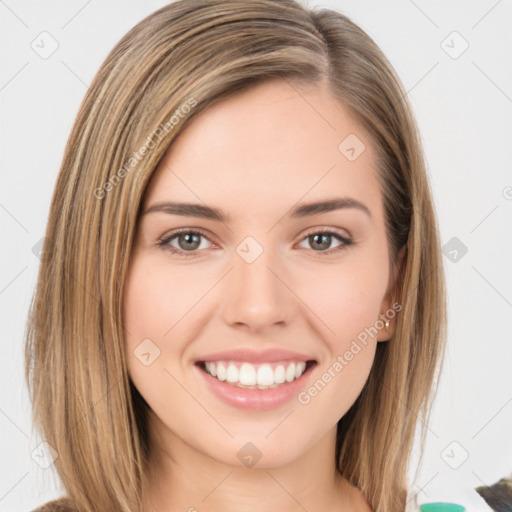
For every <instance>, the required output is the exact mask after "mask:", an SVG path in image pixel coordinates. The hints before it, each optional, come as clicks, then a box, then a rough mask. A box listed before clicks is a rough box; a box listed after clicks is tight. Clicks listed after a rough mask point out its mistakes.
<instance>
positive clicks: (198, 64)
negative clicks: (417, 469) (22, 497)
mask: <svg viewBox="0 0 512 512" xmlns="http://www.w3.org/2000/svg"><path fill="white" fill-rule="evenodd" d="M270 79H285V80H287V81H288V83H289V84H290V85H292V84H297V85H298V84H309V85H314V84H317V83H318V82H319V81H320V80H327V81H328V83H329V86H330V90H331V91H332V94H333V95H334V96H335V97H336V98H337V99H339V100H340V101H341V102H343V104H344V105H346V107H347V108H349V109H351V111H352V112H353V113H354V115H355V117H356V118H357V119H358V120H359V121H360V122H361V123H362V125H363V126H364V128H365V129H366V130H367V132H368V134H369V135H370V137H371V140H372V143H373V145H374V147H375V150H376V151H377V154H378V156H379V169H378V177H379V183H380V187H381V191H382V195H383V201H384V208H385V218H386V228H387V236H388V242H389V246H390V248H391V251H390V253H391V254H390V258H391V264H392V265H395V264H396V263H397V260H396V258H397V254H398V251H399V250H400V248H402V247H405V248H406V249H405V255H404V258H403V261H402V266H401V267H400V268H399V269H398V270H399V272H398V275H399V280H398V284H397V286H396V289H395V290H394V292H395V293H394V297H395V300H396V301H398V302H399V303H400V304H401V305H402V310H401V311H400V313H399V314H398V316H397V318H396V322H397V323H396V334H395V336H394V337H393V338H392V339H391V340H390V341H389V342H385V343H379V344H378V348H377V353H376V357H375V361H374V365H373V367H372V370H371V373H370V376H369V378H368V381H367V383H366V385H365V387H364V389H363V391H362V393H361V395H360V396H359V398H358V399H357V401H356V402H355V403H354V405H353V406H352V407H351V409H350V410H349V411H348V412H347V414H346V415H345V416H344V417H343V418H342V419H341V420H340V421H339V423H338V432H337V443H336V453H335V457H336V463H337V467H338V469H339V471H340V472H341V473H342V474H343V475H344V476H345V477H346V478H347V479H348V480H349V481H350V482H351V483H353V484H354V485H357V486H358V487H359V488H360V489H361V490H362V491H363V493H364V494H365V496H366V498H367V500H368V501H369V503H370V505H371V506H372V508H373V510H374V511H375V512H397V511H402V510H404V507H405V502H406V493H407V485H408V484H407V473H408V464H409V456H410V453H411V451H412V447H413V439H414V434H415V429H416V426H417V424H418V418H421V419H422V421H421V428H422V435H421V440H422V447H423V442H424V438H425V427H426V424H427V423H428V415H429V411H430V406H431V402H432V397H433V396H434V391H435V383H436V375H437V372H438V370H439V368H440V364H441V361H442V356H443V351H444V344H445V329H446V327H445V324H446V312H445V284H444V272H443V267H442V257H441V251H440V243H439V236H438V228H437V221H436V216H435V212H434V207H433V201H432V196H431V191H430V187H429V184H428V179H427V172H426V166H425V162H424V156H423V152H422V147H421V141H420V136H419V134H418V130H417V127H416V124H415V121H414V118H413V115H412V111H411V107H410V105H409V103H408V101H407V95H406V93H405V91H404V89H403V87H402V85H401V83H400V80H399V79H398V78H397V76H396V74H395V72H394V70H393V68H392V66H391V65H390V64H389V62H388V61H387V59H386V58H385V57H384V55H383V54H382V52H381V51H380V50H379V48H378V47H377V45H376V44H375V43H374V42H373V41H372V39H371V38H370V37H369V36H368V35H367V34H366V33H365V32H364V31H363V30H362V29H360V28H359V27H358V26H357V25H356V24H354V23H353V22H352V21H350V20H349V19H348V18H347V17H346V16H344V15H342V14H340V13H338V12H335V11H333V10H328V9H318V8H317V9H309V8H307V7H306V6H305V5H302V4H300V3H299V2H297V1H294V0H279V1H277V0H257V1H246V0H181V1H177V2H175V3H172V4H169V5H167V6H165V7H164V8H162V9H160V10H158V11H156V12H154V13H153V14H151V15H150V16H148V17H147V18H145V19H144V20H143V21H141V22H140V23H138V24H137V25H136V26H135V27H134V28H132V29H131V30H130V31H129V32H128V33H127V34H126V35H125V36H124V37H123V38H122V39H121V40H120V41H119V43H118V44H117V45H116V46H115V47H114V48H113V50H112V51H111V52H110V54H109V55H108V56H107V58H106V60H105V61H104V63H103V64H102V66H101V67H100V69H99V71H98V72H97V74H96V76H95V77H94V79H93V82H92V84H91V86H90V88H89V90H88V92H87V94H86V96H85V98H84V100H83V102H82V104H81V107H80V110H79V112H78V114H77V117H76V120H75V123H74V126H73V128H72V131H71V134H70V137H69V140H68V142H67V145H66V148H65V152H64V157H63V161H62V165H61V169H60V173H59V175H58V179H57V183H56V186H55V190H54V195H53V198H52V203H51V207H50V214H49V219H48V225H47V229H46V238H45V243H44V248H43V254H42V260H41V264H40V269H39V275H38V281H37V288H36V291H35V294H34V298H33V302H32V305H31V310H30V316H29V321H28V324H27V331H26V340H25V376H26V380H27V385H28V386H29V390H30V396H31V400H32V404H33V421H34V425H35V426H36V428H38V429H39V430H40V432H41V434H42V436H43V438H44V440H45V441H47V442H48V443H49V444H50V445H51V446H52V447H53V448H54V449H55V450H56V451H57V453H58V458H57V459H56V461H55V467H56V469H57V471H58V474H59V476H60V478H61V480H62V483H63V485H64V487H65V489H66V491H67V494H68V496H69V498H70V500H71V501H70V502H71V503H73V505H74V507H75V508H76V509H77V510H80V511H83V512H85V511H87V512H93V511H97V512H99V511H102V512H103V511H105V510H108V511H109V512H134V511H138V510H140V509H141V503H142V488H143V484H144V482H145V475H146V471H147V463H148V454H149V448H150V447H149V446H148V441H147V439H148V437H147V428H146V413H147V407H148V406H147V404H146V403H145V401H144V400H143V399H142V397H141V396H140V395H139V393H138V392H137V390H136V389H135V387H134V386H133V384H132V383H131V381H130V379H129V376H128V373H127V363H126V357H127V355H126V354H125V353H124V349H123V347H124V330H123V318H122V303H123V296H124V285H125V278H126V275H127V271H128V268H129V265H130V255H131V248H132V244H133V241H134V234H135V232H136V228H137V222H138V217H139V214H140V207H141V204H142V199H143V197H144V193H145V190H146V187H147V185H148V182H149V180H150V179H151V176H152V174H153V172H154V170H155V169H156V167H157V166H158V164H159V162H160V161H161V159H162V158H163V156H164V154H165V152H166V151H167V149H168V148H169V147H170V145H171V144H172V142H173V141H174V140H175V138H176V137H177V136H178V135H179V134H180V132H181V131H182V130H183V128H184V127H185V126H186V125H187V123H189V122H190V121H191V120H192V119H193V118H194V116H196V115H197V114H198V113H200V112H202V111H204V110H205V109H207V108H208V107H209V106H210V105H212V104H214V103H215V102H217V101H219V100H220V99H223V98H226V97H229V96H230V95H232V94H235V93H236V92H238V91H241V90H243V89H247V88H249V87H251V86H253V85H255V84H256V83H259V82H262V81H265V80H270ZM186 104H188V105H189V106H190V108H188V110H187V109H186V108H184V107H183V105H186ZM180 112H181V114H180ZM184 112H185V114H184ZM173 116H174V117H173ZM171 119H173V120H172V121H170V120H171ZM165 126H167V127H171V128H170V129H168V130H165V129H162V127H165ZM156 139H158V140H156ZM149 140H151V141H152V146H150V145H149V142H148V141H149ZM340 142H341V141H340ZM144 146H147V147H148V150H147V151H144V154H143V155H141V152H142V151H141V148H143V147H144ZM134 155H138V157H134ZM139 157H140V158H139ZM131 158H135V160H136V163H134V161H133V160H130V159H131Z"/></svg>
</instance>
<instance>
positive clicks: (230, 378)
mask: <svg viewBox="0 0 512 512" xmlns="http://www.w3.org/2000/svg"><path fill="white" fill-rule="evenodd" d="M205 367H206V371H207V372H208V373H209V374H210V375H211V376H212V377H216V378H217V379H218V380H221V381H226V382H230V383H233V384H237V385H240V386H248V387H254V388H256V387H258V388H259V389H265V388H267V387H276V386H277V385H278V384H282V383H283V382H285V381H286V382H292V381H293V380H295V379H298V378H299V377H300V376H301V375H302V374H303V373H304V371H305V369H306V363H305V362H304V361H298V362H293V363H277V365H276V364H272V365H270V364H268V363H265V364H262V365H253V364H251V363H245V362H244V363H238V365H237V364H236V363H233V362H231V363H227V362H225V361H216V362H213V361H212V362H205Z"/></svg>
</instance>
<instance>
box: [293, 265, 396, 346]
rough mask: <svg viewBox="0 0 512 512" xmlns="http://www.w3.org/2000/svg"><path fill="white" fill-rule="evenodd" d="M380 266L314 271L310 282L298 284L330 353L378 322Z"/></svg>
mask: <svg viewBox="0 0 512 512" xmlns="http://www.w3.org/2000/svg"><path fill="white" fill-rule="evenodd" d="M380 267H382V265H380V266H379V265H377V264H373V265H371V264H368V265H361V266H356V265H348V264H347V265H345V266H344V265H340V266H339V267H337V268H336V269H335V268H334V267H331V268H324V269H322V268H318V269H317V271H316V272H315V277H314V279H310V280H308V281H306V282H303V283H302V285H301V288H302V292H301V294H300V296H301V297H307V306H308V307H309V308H310V309H311V310H312V311H313V312H314V313H315V316H316V318H317V321H318V323H319V324H320V323H321V324H323V326H324V327H323V328H322V332H326V333H327V339H328V340H329V343H330V345H331V348H332V349H333V350H334V349H335V350H342V349H343V348H344V347H345V346H346V345H347V344H348V345H350V341H351V340H353V339H354V338H357V336H358V335H359V334H360V333H362V332H366V331H365V330H368V329H369V328H370V327H372V326H374V325H375V322H376V321H377V320H378V318H379V313H380V309H381V303H382V300H383V298H384V295H385V291H386V287H387V273H386V272H385V271H384V270H380ZM372 332H373V331H372Z"/></svg>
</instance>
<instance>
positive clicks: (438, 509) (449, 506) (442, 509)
mask: <svg viewBox="0 0 512 512" xmlns="http://www.w3.org/2000/svg"><path fill="white" fill-rule="evenodd" d="M420 510H421V512H464V510H466V509H465V508H464V507H463V506H462V505H457V504H456V503H443V502H439V503H423V505H420Z"/></svg>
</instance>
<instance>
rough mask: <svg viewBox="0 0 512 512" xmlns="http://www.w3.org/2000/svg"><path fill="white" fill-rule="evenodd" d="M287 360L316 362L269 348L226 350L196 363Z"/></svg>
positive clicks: (303, 355) (311, 358) (202, 358)
mask: <svg viewBox="0 0 512 512" xmlns="http://www.w3.org/2000/svg"><path fill="white" fill-rule="evenodd" d="M286 360H292V361H315V358H314V357H311V356H308V355H305V354H299V353H298V352H292V351H290V350H285V349H277V348H268V349H264V350H254V349H250V348H238V349H234V350H226V351H223V352H215V353H214V354H208V355H207V356H203V357H200V358H198V359H196V363H198V362H202V361H205V362H210V361H247V362H248V363H275V362H278V361H286Z"/></svg>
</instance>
